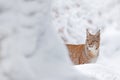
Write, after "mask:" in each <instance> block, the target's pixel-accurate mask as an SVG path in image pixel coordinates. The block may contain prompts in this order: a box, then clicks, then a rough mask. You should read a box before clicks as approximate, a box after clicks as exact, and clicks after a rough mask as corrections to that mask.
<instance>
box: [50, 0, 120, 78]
mask: <svg viewBox="0 0 120 80" xmlns="http://www.w3.org/2000/svg"><path fill="white" fill-rule="evenodd" d="M52 15H53V25H54V27H55V29H56V30H57V32H58V34H59V35H60V36H61V37H62V39H63V40H64V42H65V43H70V44H81V43H82V44H84V43H85V36H86V28H89V29H90V30H91V32H93V33H95V32H96V31H97V30H98V29H100V30H101V45H100V55H99V58H98V60H97V62H96V63H95V64H86V65H79V66H75V69H77V70H79V71H82V72H84V73H87V74H88V75H91V76H96V77H97V78H99V79H100V80H120V26H119V25H120V0H54V5H53V9H52Z"/></svg>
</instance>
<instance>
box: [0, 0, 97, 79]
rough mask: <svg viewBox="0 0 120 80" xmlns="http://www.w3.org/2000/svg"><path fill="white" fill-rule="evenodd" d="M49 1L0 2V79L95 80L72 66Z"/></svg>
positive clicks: (13, 0)
mask: <svg viewBox="0 0 120 80" xmlns="http://www.w3.org/2000/svg"><path fill="white" fill-rule="evenodd" d="M51 3H53V2H51V0H0V80H96V78H94V77H91V76H88V75H85V74H84V73H83V72H82V71H81V72H78V71H77V70H75V69H74V68H73V67H72V66H73V65H72V63H71V61H70V58H69V56H68V51H67V49H66V47H65V45H64V43H63V41H62V39H61V38H60V37H59V36H58V35H57V33H56V32H55V30H54V29H53V27H52V17H51V15H50V14H51V5H52V4H51Z"/></svg>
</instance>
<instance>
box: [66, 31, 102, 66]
mask: <svg viewBox="0 0 120 80" xmlns="http://www.w3.org/2000/svg"><path fill="white" fill-rule="evenodd" d="M86 34H87V36H86V43H85V44H79V45H74V44H66V46H67V48H68V51H69V53H70V58H71V60H72V62H73V63H74V64H75V65H78V64H85V63H93V62H96V60H97V57H98V55H99V46H100V30H99V31H98V32H97V33H96V34H91V33H89V31H88V29H87V30H86Z"/></svg>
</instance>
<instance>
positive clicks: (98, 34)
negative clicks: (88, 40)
mask: <svg viewBox="0 0 120 80" xmlns="http://www.w3.org/2000/svg"><path fill="white" fill-rule="evenodd" d="M96 36H97V37H100V29H99V30H98V32H97V33H96Z"/></svg>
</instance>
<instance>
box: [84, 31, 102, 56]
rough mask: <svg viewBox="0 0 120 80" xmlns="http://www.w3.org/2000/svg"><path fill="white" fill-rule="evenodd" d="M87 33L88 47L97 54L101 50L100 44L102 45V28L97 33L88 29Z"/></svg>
mask: <svg viewBox="0 0 120 80" xmlns="http://www.w3.org/2000/svg"><path fill="white" fill-rule="evenodd" d="M86 33H87V36H86V46H87V49H88V50H89V51H92V52H93V53H95V54H97V53H98V51H99V45H100V30H99V31H98V32H97V33H96V34H91V33H89V31H88V29H87V30H86Z"/></svg>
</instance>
